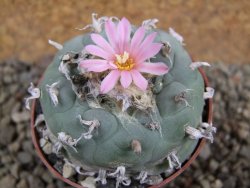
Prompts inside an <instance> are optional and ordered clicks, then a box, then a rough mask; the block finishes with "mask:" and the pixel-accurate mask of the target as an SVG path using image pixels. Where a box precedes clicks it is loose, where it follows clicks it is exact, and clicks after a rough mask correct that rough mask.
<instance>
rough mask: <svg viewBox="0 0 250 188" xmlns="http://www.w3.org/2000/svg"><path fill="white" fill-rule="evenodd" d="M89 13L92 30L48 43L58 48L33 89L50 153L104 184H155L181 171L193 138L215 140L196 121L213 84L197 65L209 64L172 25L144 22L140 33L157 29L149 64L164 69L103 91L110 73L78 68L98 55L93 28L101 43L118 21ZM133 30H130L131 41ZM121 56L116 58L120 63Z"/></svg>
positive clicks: (206, 127)
mask: <svg viewBox="0 0 250 188" xmlns="http://www.w3.org/2000/svg"><path fill="white" fill-rule="evenodd" d="M95 16H96V15H94V17H93V19H94V20H93V22H94V23H95V24H93V25H88V27H89V28H90V27H91V28H92V30H93V31H92V32H91V33H87V34H84V35H80V36H77V37H75V38H73V39H71V40H69V41H68V42H66V43H65V44H64V45H60V44H58V43H56V42H53V41H50V44H52V45H54V46H55V47H58V49H59V51H58V53H57V54H56V56H55V57H54V59H53V62H52V63H51V64H50V65H49V67H48V68H47V70H46V72H45V74H44V76H43V79H42V81H41V83H40V84H39V86H38V88H39V89H40V96H39V100H40V103H41V107H42V111H43V117H44V119H45V121H46V128H47V130H46V131H47V134H46V135H49V139H50V140H51V141H52V143H53V148H54V150H53V151H54V152H55V153H57V154H62V155H63V157H64V158H65V160H66V161H67V163H69V164H71V166H72V167H74V168H75V169H77V172H78V173H80V174H85V175H86V174H88V175H92V176H93V175H95V177H97V178H95V181H100V182H101V183H103V184H105V183H107V181H106V178H107V177H110V178H115V179H116V182H117V185H116V186H117V187H118V186H119V184H123V185H129V184H130V182H131V179H133V180H137V181H139V182H140V183H146V184H150V185H153V184H158V183H160V182H161V181H162V177H161V175H160V174H163V173H165V175H169V173H171V172H172V171H173V170H174V169H178V168H181V165H182V163H183V162H184V161H185V160H186V159H188V158H189V156H190V155H191V153H192V152H193V151H194V149H195V147H196V145H197V142H198V139H199V138H202V137H204V138H208V139H210V140H211V141H212V139H213V135H212V133H213V132H215V128H214V127H213V126H212V125H210V124H206V123H204V122H202V112H203V107H204V104H205V103H204V101H205V98H210V97H212V94H211V90H212V88H208V90H207V91H205V90H204V81H203V78H202V76H201V74H200V73H199V71H198V69H197V67H199V66H201V65H205V66H208V64H206V63H205V62H192V59H191V58H190V56H189V54H188V53H187V51H186V50H185V49H184V47H183V38H182V37H181V36H180V35H179V34H177V33H176V32H175V31H174V30H173V29H172V28H171V32H169V33H168V32H165V31H163V30H160V29H156V27H155V23H156V19H152V20H147V21H146V22H145V21H144V22H143V26H141V27H144V29H145V36H146V37H147V36H150V34H152V33H155V38H154V41H153V42H154V43H153V44H160V45H158V46H160V48H159V50H158V51H157V53H156V55H154V56H153V57H150V58H149V60H147V62H148V63H152V64H157V63H159V62H161V63H163V64H164V66H165V68H166V69H165V73H161V74H158V75H152V74H149V73H142V75H143V76H144V77H145V78H146V80H147V82H148V85H147V88H144V89H143V88H140V86H141V85H140V84H137V86H136V84H134V83H131V84H130V85H129V86H126V87H123V86H122V84H120V83H119V82H116V85H115V86H113V88H111V89H110V88H109V89H110V90H109V91H107V92H103V91H101V87H102V86H101V83H102V81H103V80H104V79H105V76H107V72H108V71H107V70H104V71H99V72H98V71H90V70H89V69H88V68H89V67H87V68H86V67H84V66H81V65H82V64H83V63H84V61H86V60H91V59H96V56H97V55H95V54H93V53H89V51H90V50H88V48H87V46H89V45H94V42H93V33H97V35H98V36H102V37H103V38H104V39H106V40H107V33H106V32H107V31H106V29H105V26H104V25H105V24H106V23H107V22H112V24H114V25H118V24H119V23H120V22H122V21H119V20H118V19H117V18H115V19H114V18H107V17H104V19H98V20H101V23H99V22H98V20H97V19H96V17H95ZM108 20H109V21H108ZM157 21H158V20H157ZM95 27H96V28H97V29H96V30H95ZM137 30H138V27H136V26H132V27H131V33H130V35H129V38H130V39H131V38H132V37H133V36H134V35H135V32H136V31H137ZM145 47H146V46H145ZM126 56H127V54H125V53H122V54H120V56H116V58H117V59H119V60H120V61H123V59H125V60H124V62H125V61H128V58H127V59H126ZM99 59H100V58H99ZM123 65H124V64H123ZM161 65H162V64H161ZM164 66H163V65H162V67H161V68H164ZM127 70H130V69H127ZM121 82H122V81H121ZM36 89H37V88H36ZM209 91H210V92H209Z"/></svg>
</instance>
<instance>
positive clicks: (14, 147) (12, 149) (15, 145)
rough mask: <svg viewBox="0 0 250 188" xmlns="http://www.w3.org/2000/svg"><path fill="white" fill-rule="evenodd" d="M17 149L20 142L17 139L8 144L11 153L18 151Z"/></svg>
mask: <svg viewBox="0 0 250 188" xmlns="http://www.w3.org/2000/svg"><path fill="white" fill-rule="evenodd" d="M19 149H20V143H19V142H17V141H15V142H12V143H11V144H9V145H8V150H9V151H10V152H11V153H16V152H17V151H19Z"/></svg>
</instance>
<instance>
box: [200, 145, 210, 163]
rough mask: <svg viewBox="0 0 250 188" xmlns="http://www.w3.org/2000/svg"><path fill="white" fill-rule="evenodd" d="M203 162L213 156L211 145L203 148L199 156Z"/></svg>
mask: <svg viewBox="0 0 250 188" xmlns="http://www.w3.org/2000/svg"><path fill="white" fill-rule="evenodd" d="M199 156H200V157H201V158H202V159H203V160H207V159H208V158H209V157H210V156H211V150H210V145H209V144H205V146H204V147H203V148H202V150H201V153H200V155H199Z"/></svg>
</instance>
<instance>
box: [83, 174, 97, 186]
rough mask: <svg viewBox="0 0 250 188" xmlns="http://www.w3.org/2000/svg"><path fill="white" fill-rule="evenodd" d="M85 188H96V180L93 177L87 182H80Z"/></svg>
mask: <svg viewBox="0 0 250 188" xmlns="http://www.w3.org/2000/svg"><path fill="white" fill-rule="evenodd" d="M80 183H81V185H82V186H83V187H88V188H96V185H95V179H94V178H93V177H87V178H86V179H85V180H83V181H81V182H80Z"/></svg>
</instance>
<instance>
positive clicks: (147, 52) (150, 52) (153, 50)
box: [135, 43, 162, 63]
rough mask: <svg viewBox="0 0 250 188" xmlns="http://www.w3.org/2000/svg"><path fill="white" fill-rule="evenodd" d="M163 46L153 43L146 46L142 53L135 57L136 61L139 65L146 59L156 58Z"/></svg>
mask: <svg viewBox="0 0 250 188" xmlns="http://www.w3.org/2000/svg"><path fill="white" fill-rule="evenodd" d="M161 47H162V44H160V43H153V44H150V45H149V46H144V48H142V49H141V51H140V52H139V53H138V54H137V55H136V56H135V61H136V62H137V63H141V62H143V61H145V60H146V59H149V58H151V57H153V56H155V55H156V54H157V53H158V52H159V51H160V50H161Z"/></svg>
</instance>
